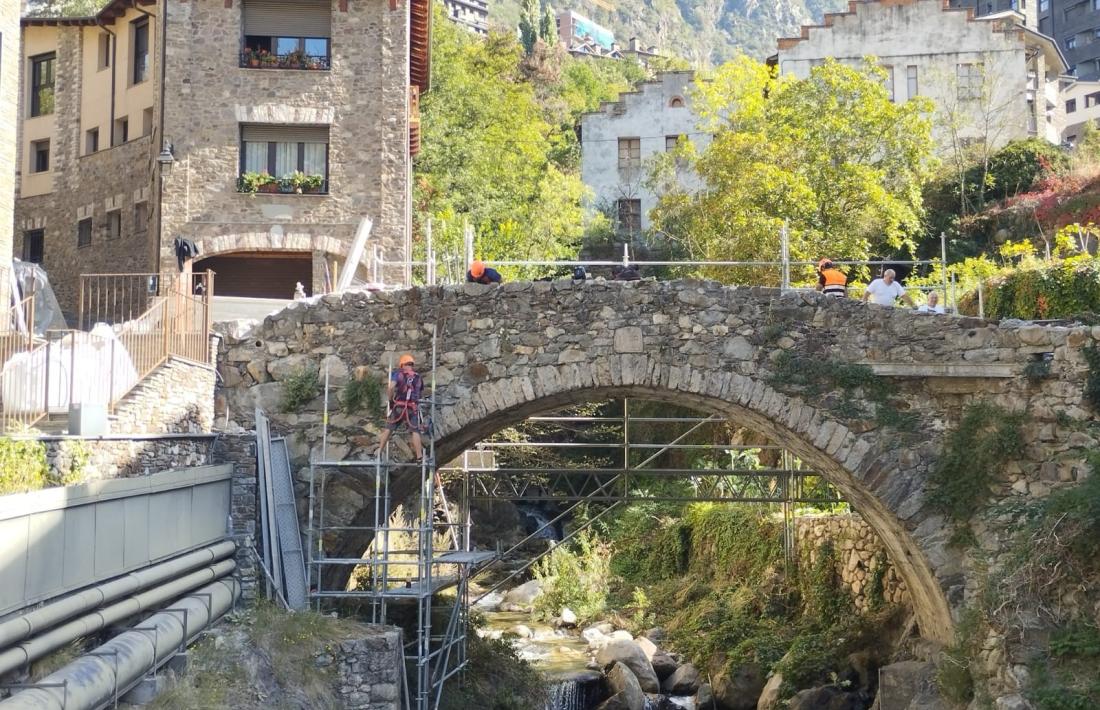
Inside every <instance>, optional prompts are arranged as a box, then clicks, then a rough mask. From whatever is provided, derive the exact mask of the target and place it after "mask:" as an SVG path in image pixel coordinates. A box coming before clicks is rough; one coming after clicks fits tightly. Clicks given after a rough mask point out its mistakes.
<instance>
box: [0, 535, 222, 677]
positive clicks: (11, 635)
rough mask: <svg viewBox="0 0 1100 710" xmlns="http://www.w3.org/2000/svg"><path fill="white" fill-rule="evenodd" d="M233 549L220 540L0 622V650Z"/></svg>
mask: <svg viewBox="0 0 1100 710" xmlns="http://www.w3.org/2000/svg"><path fill="white" fill-rule="evenodd" d="M236 550H237V544H236V543H235V542H233V541H232V540H223V541H222V542H219V543H216V544H214V545H210V546H209V547H204V548H202V549H201V550H196V551H194V552H189V553H188V554H186V555H182V556H180V557H177V558H175V559H173V560H168V561H167V562H162V563H160V564H156V565H153V566H152V567H146V568H145V569H140V570H137V571H135V572H130V573H129V574H127V575H125V576H122V577H119V578H118V579H113V580H111V581H110V582H105V583H103V584H99V585H96V586H95V587H92V588H90V589H85V590H84V591H83V592H79V593H77V594H72V595H70V596H67V597H65V598H63V599H61V600H59V601H56V602H53V603H52V604H47V605H46V606H43V607H40V608H38V609H35V610H34V611H32V612H29V613H27V614H23V615H22V616H18V617H16V618H14V619H9V620H8V621H5V622H2V623H0V649H3V648H7V647H8V646H10V645H12V644H13V643H17V642H19V641H22V640H23V639H25V638H29V637H31V636H34V635H35V634H38V633H41V632H42V631H43V629H48V628H50V627H51V626H54V625H56V624H59V623H60V622H62V621H65V620H66V619H70V618H72V617H74V616H76V615H77V614H80V613H82V612H86V611H90V610H92V609H97V608H99V607H101V606H103V605H104V604H106V603H107V602H110V601H114V600H115V599H120V598H122V597H124V596H127V595H130V594H133V593H134V592H139V591H141V590H142V589H147V588H148V587H151V586H153V585H154V584H159V583H161V582H164V581H165V580H168V579H172V578H174V577H179V576H180V575H181V574H184V573H185V572H190V571H191V570H193V569H196V568H197V567H201V566H203V565H209V564H211V563H213V562H217V561H218V560H220V559H224V558H226V557H229V556H230V555H232V554H233V553H234V552H235V551H236ZM0 672H2V671H0Z"/></svg>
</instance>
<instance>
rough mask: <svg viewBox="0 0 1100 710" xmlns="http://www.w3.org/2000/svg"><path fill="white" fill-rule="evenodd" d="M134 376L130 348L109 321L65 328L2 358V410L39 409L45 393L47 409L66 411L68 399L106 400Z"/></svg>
mask: <svg viewBox="0 0 1100 710" xmlns="http://www.w3.org/2000/svg"><path fill="white" fill-rule="evenodd" d="M112 343H113V344H114V347H113V348H112ZM112 359H113V362H112ZM47 366H48V370H49V381H48V383H47ZM137 380H138V376H137V370H135V369H134V363H133V361H132V360H131V359H130V354H129V353H128V352H126V348H125V347H124V346H123V345H122V342H121V341H120V340H119V339H118V337H117V336H116V335H115V333H114V331H112V330H111V326H109V325H107V324H106V323H97V324H96V326H95V327H94V328H92V330H91V332H89V333H79V332H78V333H69V334H68V335H66V336H65V337H64V338H62V339H60V340H53V341H51V342H50V344H49V346H48V347H46V346H42V347H39V348H36V349H35V350H33V351H31V352H25V353H19V354H17V355H15V356H13V357H12V358H11V359H10V360H8V361H7V362H6V363H4V372H3V391H2V395H3V402H4V411H5V413H8V414H29V413H35V412H42V411H43V404H44V403H45V402H46V401H47V400H46V398H47V396H48V397H49V400H48V401H49V411H50V413H65V412H68V411H69V405H70V404H102V405H104V406H110V404H111V402H112V401H113V400H116V399H118V398H119V397H121V396H122V395H124V394H126V392H128V391H129V390H130V388H131V387H133V386H134V385H135V384H137ZM47 390H48V392H47Z"/></svg>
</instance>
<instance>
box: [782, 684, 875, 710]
mask: <svg viewBox="0 0 1100 710" xmlns="http://www.w3.org/2000/svg"><path fill="white" fill-rule="evenodd" d="M866 706H867V704H866V702H865V701H864V698H863V696H862V694H861V693H850V692H848V691H846V690H841V689H840V688H838V687H836V686H835V685H823V686H821V687H820V688H810V689H809V690H800V691H798V692H797V693H795V694H794V697H793V698H791V700H790V703H789V704H788V705H787V707H788V708H789V709H790V710H863V708H865V707H866Z"/></svg>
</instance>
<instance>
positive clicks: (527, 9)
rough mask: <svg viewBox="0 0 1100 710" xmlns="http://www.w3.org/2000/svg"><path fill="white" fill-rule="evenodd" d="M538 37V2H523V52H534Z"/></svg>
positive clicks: (521, 40)
mask: <svg viewBox="0 0 1100 710" xmlns="http://www.w3.org/2000/svg"><path fill="white" fill-rule="evenodd" d="M436 26H437V27H438V25H436ZM538 37H539V33H538V2H537V0H523V3H522V4H521V5H520V15H519V41H520V44H522V45H523V51H524V52H526V53H527V54H531V53H532V52H534V51H535V42H536V41H538Z"/></svg>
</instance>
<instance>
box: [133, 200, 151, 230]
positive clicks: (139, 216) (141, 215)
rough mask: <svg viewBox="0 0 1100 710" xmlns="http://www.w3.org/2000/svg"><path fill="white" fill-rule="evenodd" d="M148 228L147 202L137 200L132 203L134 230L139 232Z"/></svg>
mask: <svg viewBox="0 0 1100 710" xmlns="http://www.w3.org/2000/svg"><path fill="white" fill-rule="evenodd" d="M148 228H149V203H148V202H138V203H137V204H135V205H134V232H136V233H139V234H140V233H141V232H144V231H145V230H146V229H148Z"/></svg>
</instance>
